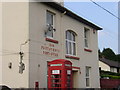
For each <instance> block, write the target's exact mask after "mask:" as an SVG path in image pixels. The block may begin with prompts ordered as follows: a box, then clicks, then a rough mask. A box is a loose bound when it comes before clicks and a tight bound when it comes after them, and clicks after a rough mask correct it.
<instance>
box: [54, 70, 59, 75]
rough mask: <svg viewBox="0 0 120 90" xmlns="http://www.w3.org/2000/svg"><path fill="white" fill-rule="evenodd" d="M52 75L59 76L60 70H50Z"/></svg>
mask: <svg viewBox="0 0 120 90" xmlns="http://www.w3.org/2000/svg"><path fill="white" fill-rule="evenodd" d="M52 74H60V70H52Z"/></svg>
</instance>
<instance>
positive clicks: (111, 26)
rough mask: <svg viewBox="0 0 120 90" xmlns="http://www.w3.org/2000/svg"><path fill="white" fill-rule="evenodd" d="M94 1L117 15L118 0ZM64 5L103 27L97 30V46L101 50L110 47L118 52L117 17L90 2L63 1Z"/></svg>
mask: <svg viewBox="0 0 120 90" xmlns="http://www.w3.org/2000/svg"><path fill="white" fill-rule="evenodd" d="M93 1H95V0H93ZM96 3H98V4H99V5H100V6H102V7H104V8H105V9H107V10H109V11H110V12H112V13H113V14H115V15H116V16H118V2H96ZM64 5H65V7H67V8H68V9H70V10H72V11H73V12H74V13H76V14H78V15H79V16H81V17H83V18H85V19H87V20H89V21H91V22H93V23H94V24H96V25H98V26H101V27H102V28H103V30H102V31H99V36H98V40H99V42H98V43H99V48H100V49H101V51H102V50H103V48H112V49H113V50H114V52H115V53H118V19H117V18H115V17H114V16H112V15H111V14H109V13H108V12H106V11H105V10H103V9H101V8H100V7H98V6H97V5H95V4H94V3H92V2H65V3H64Z"/></svg>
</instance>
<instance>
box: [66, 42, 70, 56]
mask: <svg viewBox="0 0 120 90" xmlns="http://www.w3.org/2000/svg"><path fill="white" fill-rule="evenodd" d="M66 53H67V54H69V51H68V41H67V40H66Z"/></svg>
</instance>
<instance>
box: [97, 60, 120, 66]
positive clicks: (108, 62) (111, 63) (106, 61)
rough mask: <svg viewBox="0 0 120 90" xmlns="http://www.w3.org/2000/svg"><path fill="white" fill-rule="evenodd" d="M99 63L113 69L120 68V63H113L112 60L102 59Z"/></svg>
mask: <svg viewBox="0 0 120 90" xmlns="http://www.w3.org/2000/svg"><path fill="white" fill-rule="evenodd" d="M99 61H101V62H103V63H105V64H107V65H109V66H111V67H116V68H120V63H119V62H117V61H112V60H108V59H105V58H100V59H99Z"/></svg>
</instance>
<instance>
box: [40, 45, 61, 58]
mask: <svg viewBox="0 0 120 90" xmlns="http://www.w3.org/2000/svg"><path fill="white" fill-rule="evenodd" d="M41 50H42V54H44V55H48V56H55V57H58V56H59V52H60V50H59V49H57V48H55V45H54V44H45V45H42V46H41Z"/></svg>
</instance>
